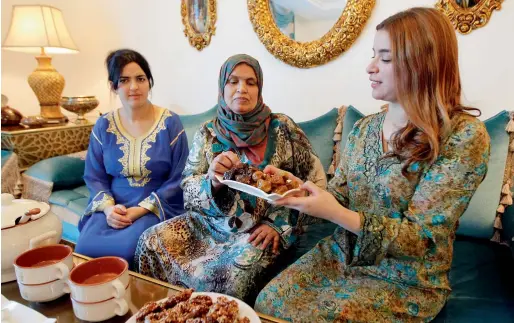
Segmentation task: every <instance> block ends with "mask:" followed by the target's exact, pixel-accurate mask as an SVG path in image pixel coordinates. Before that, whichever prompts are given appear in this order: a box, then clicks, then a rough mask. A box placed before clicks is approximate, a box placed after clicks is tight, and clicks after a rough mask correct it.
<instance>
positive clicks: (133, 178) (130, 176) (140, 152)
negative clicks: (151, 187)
mask: <svg viewBox="0 0 514 323" xmlns="http://www.w3.org/2000/svg"><path fill="white" fill-rule="evenodd" d="M160 110H161V111H160V115H159V117H158V119H157V124H156V126H154V127H153V129H152V130H151V131H150V133H149V134H148V135H146V134H145V135H143V136H139V137H138V138H134V137H132V136H131V135H130V134H128V133H127V132H125V130H124V129H123V126H122V124H121V120H120V119H119V114H118V111H119V110H117V111H114V112H112V113H109V114H108V115H107V119H108V120H109V127H108V128H107V132H110V133H112V134H114V135H115V136H116V144H117V145H121V147H120V150H121V152H122V157H121V158H120V159H118V161H119V162H120V164H121V165H122V167H123V168H122V171H121V174H122V175H123V176H125V177H126V178H127V180H128V182H129V185H130V186H132V187H143V186H145V185H146V184H148V182H150V180H151V179H150V177H149V175H150V173H151V171H150V170H148V169H147V168H146V167H145V165H146V163H147V162H148V161H149V160H150V157H149V156H147V155H146V152H147V151H148V149H150V147H151V144H152V143H154V142H155V139H156V137H157V134H158V133H159V132H160V131H161V130H165V129H166V127H165V121H166V118H168V117H170V116H171V115H172V114H171V112H170V111H169V110H166V109H162V108H160Z"/></svg>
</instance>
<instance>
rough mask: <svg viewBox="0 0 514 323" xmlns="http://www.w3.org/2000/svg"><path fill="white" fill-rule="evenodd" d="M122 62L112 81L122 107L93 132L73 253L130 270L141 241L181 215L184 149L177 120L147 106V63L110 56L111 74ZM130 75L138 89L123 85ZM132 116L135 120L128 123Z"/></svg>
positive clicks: (127, 55)
mask: <svg viewBox="0 0 514 323" xmlns="http://www.w3.org/2000/svg"><path fill="white" fill-rule="evenodd" d="M113 55H114V56H113ZM111 56H113V57H111ZM116 59H117V60H118V61H114V62H113V63H110V62H109V61H110V60H111V61H112V60H116ZM127 62H128V63H127ZM120 64H121V65H124V66H121V68H118V71H121V72H118V74H119V75H118V79H116V78H114V80H111V75H110V77H109V79H110V81H111V82H113V83H115V84H119V86H118V87H117V88H114V87H113V89H114V90H116V93H117V94H118V95H119V96H120V99H121V101H122V103H123V108H121V109H117V110H115V111H112V112H110V113H107V114H105V115H103V116H102V117H100V118H99V120H98V121H97V122H96V124H95V126H94V128H93V131H92V133H91V137H90V144H89V150H88V153H87V158H86V169H85V172H84V180H85V182H86V184H87V187H88V189H89V192H90V201H89V205H88V207H87V209H86V211H85V213H84V215H83V216H82V217H81V219H80V221H79V230H80V236H79V239H78V242H77V246H76V251H77V252H78V253H81V254H84V255H87V256H90V257H101V256H118V257H122V258H124V259H125V260H127V261H128V263H129V264H130V265H131V267H132V262H133V258H134V252H135V248H136V244H137V241H138V239H139V236H140V235H141V234H142V233H143V232H144V231H145V230H146V229H148V228H149V227H151V226H153V225H155V224H157V223H159V222H161V221H163V220H166V219H170V218H172V217H174V216H175V215H178V214H181V213H183V212H184V202H183V193H182V189H181V188H180V180H181V174H182V171H183V169H184V166H185V162H186V160H187V156H188V146H187V139H186V135H185V133H184V129H183V127H182V123H181V122H180V119H179V117H178V115H176V114H174V113H172V112H171V111H169V110H167V109H163V108H159V107H157V106H154V105H153V104H151V103H150V102H149V101H148V99H147V95H148V92H149V91H148V90H149V88H151V85H153V79H152V76H151V72H150V70H149V66H148V63H146V61H145V60H144V58H143V57H142V56H141V55H140V54H138V53H136V52H133V51H129V50H120V51H117V52H114V53H113V54H111V55H110V56H109V57H108V61H107V65H108V69H109V71H110V72H111V70H112V67H113V66H118V67H119V65H120ZM130 64H134V65H130ZM111 65H112V66H111ZM110 67H111V68H110ZM131 68H132V70H131ZM115 72H116V71H114V73H115ZM132 72H133V73H132ZM110 74H111V73H110ZM130 78H134V80H133V82H132V83H135V84H127V83H130V82H131V81H130ZM145 95H146V97H145ZM138 103H139V105H138ZM129 109H131V110H129ZM136 109H141V110H139V112H142V113H140V114H138V113H137V112H138V110H136ZM143 109H144V110H143ZM127 111H129V112H130V113H131V114H130V113H126V112H127ZM124 115H129V119H126V120H129V121H128V122H126V121H125V119H124ZM137 115H139V118H140V120H136V122H133V123H132V124H131V123H130V118H131V119H132V120H134V119H135V118H134V117H135V116H137ZM140 125H142V127H139V131H137V130H138V129H137V127H138V126H140ZM131 126H134V127H133V128H132V127H131Z"/></svg>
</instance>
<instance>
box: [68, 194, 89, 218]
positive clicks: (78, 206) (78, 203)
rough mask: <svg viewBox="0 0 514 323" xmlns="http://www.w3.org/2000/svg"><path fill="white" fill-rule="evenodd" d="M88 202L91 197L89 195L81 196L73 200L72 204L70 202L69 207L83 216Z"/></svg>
mask: <svg viewBox="0 0 514 323" xmlns="http://www.w3.org/2000/svg"><path fill="white" fill-rule="evenodd" d="M88 202H89V198H87V197H83V198H79V199H76V200H73V201H71V202H70V204H68V208H69V209H70V210H72V211H73V212H75V213H76V214H77V215H79V216H82V214H84V211H85V210H86V208H87V204H88Z"/></svg>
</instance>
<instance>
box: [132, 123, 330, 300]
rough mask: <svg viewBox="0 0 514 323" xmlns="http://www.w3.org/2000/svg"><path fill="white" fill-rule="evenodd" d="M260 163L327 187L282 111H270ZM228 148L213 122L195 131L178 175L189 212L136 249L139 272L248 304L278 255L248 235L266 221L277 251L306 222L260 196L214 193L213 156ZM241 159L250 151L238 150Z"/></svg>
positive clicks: (154, 230) (145, 236) (154, 232)
mask: <svg viewBox="0 0 514 323" xmlns="http://www.w3.org/2000/svg"><path fill="white" fill-rule="evenodd" d="M267 136H268V142H267V147H266V153H265V156H264V160H263V162H262V163H261V164H260V165H257V166H258V167H259V168H261V169H263V168H264V167H265V166H266V165H268V164H269V165H274V166H276V167H279V168H282V169H284V170H287V171H290V172H291V173H293V174H295V175H296V176H297V177H299V178H301V179H303V180H311V181H313V182H315V183H317V184H318V185H319V186H320V187H326V178H325V173H324V171H323V167H322V165H321V162H320V161H319V159H318V157H317V156H316V155H315V154H314V152H313V150H312V147H311V144H310V143H309V141H308V139H307V137H306V136H305V134H304V133H303V131H302V130H301V129H300V128H299V127H298V126H297V125H296V124H295V123H294V122H293V121H291V119H289V118H288V117H287V116H285V115H282V114H271V120H270V125H269V129H268V135H267ZM229 149H230V147H228V146H225V145H224V144H222V143H221V142H220V141H219V140H218V138H217V136H216V133H215V131H214V129H213V121H209V122H207V123H205V124H204V125H202V127H201V128H200V130H199V131H198V132H197V133H196V135H195V138H194V141H193V146H192V149H191V151H190V153H189V158H188V160H187V163H186V167H185V169H184V173H183V180H182V184H181V186H182V189H183V190H184V203H185V208H186V210H188V212H187V213H185V214H183V215H181V216H178V217H177V218H174V219H172V220H170V221H166V222H163V223H160V224H158V225H156V226H154V227H152V228H150V229H148V230H147V231H146V232H145V233H144V234H143V235H142V236H141V238H140V239H139V243H138V247H137V249H136V257H135V258H136V259H135V261H136V269H137V270H138V271H139V272H140V273H141V274H143V275H147V276H151V277H154V278H157V279H160V280H163V281H167V282H169V283H171V284H175V285H180V286H183V287H187V288H194V289H196V290H198V291H211V292H219V293H225V294H229V295H232V296H235V297H237V298H240V299H243V300H247V301H250V302H251V301H252V299H255V297H256V296H257V293H258V292H259V290H260V289H261V288H262V287H264V285H265V284H266V283H267V281H265V279H266V277H267V274H268V272H269V268H270V267H271V265H272V264H273V263H274V262H275V260H276V259H277V257H279V256H277V255H274V254H273V253H272V251H271V244H270V245H269V247H268V248H267V249H266V250H264V251H263V250H260V249H258V248H256V247H253V246H252V245H251V244H250V243H248V242H247V240H248V238H249V236H250V232H251V230H252V229H253V228H255V227H256V226H257V225H259V224H262V223H265V224H268V225H269V226H271V227H272V228H274V229H275V230H276V231H277V232H278V233H279V234H280V238H281V239H280V240H281V248H280V249H281V252H283V251H284V250H285V249H288V248H289V247H290V246H291V245H292V244H293V243H294V242H295V240H296V238H297V234H298V229H299V228H300V227H301V226H302V225H303V224H304V223H307V222H306V221H304V220H307V219H308V218H307V217H303V216H302V215H300V214H298V213H297V212H296V211H292V210H290V209H287V208H284V207H273V206H271V205H270V204H268V203H267V202H266V201H265V200H263V199H260V198H256V197H254V196H251V195H248V194H245V193H242V192H239V191H236V190H232V189H229V188H228V187H224V188H222V189H220V190H219V191H218V192H217V193H216V194H214V195H213V194H212V191H211V181H210V179H208V177H207V170H208V169H209V166H210V163H211V162H212V160H213V159H214V158H215V157H216V156H217V155H218V154H220V153H221V152H223V151H227V150H229ZM235 152H236V153H237V154H238V155H239V158H240V159H241V161H242V162H244V163H249V160H248V158H247V156H246V155H245V154H244V153H242V152H240V151H237V150H236V151H235Z"/></svg>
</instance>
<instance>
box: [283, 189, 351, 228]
mask: <svg viewBox="0 0 514 323" xmlns="http://www.w3.org/2000/svg"><path fill="white" fill-rule="evenodd" d="M301 189H302V190H305V191H307V192H308V193H309V195H308V196H305V197H297V196H289V197H285V198H282V199H279V200H276V201H274V202H273V204H274V205H277V206H285V207H288V208H291V209H295V210H298V211H300V212H302V213H305V214H308V215H311V216H314V217H317V218H322V219H325V220H329V221H334V218H335V217H336V216H337V214H339V213H340V212H341V209H342V208H343V207H342V206H341V204H339V202H337V200H336V199H335V197H334V196H333V195H332V194H330V193H329V192H327V191H325V190H322V189H321V188H319V187H318V186H316V184H314V183H313V182H310V181H309V182H306V183H305V184H303V185H302V186H301Z"/></svg>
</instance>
